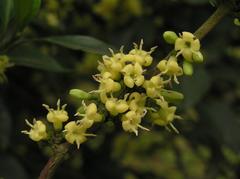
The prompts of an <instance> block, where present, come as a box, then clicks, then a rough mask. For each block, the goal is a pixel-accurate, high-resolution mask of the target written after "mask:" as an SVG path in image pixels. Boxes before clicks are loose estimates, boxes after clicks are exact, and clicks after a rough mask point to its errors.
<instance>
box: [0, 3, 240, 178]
mask: <svg viewBox="0 0 240 179" xmlns="http://www.w3.org/2000/svg"><path fill="white" fill-rule="evenodd" d="M214 10H215V8H214V7H212V6H211V5H210V3H209V2H208V0H156V1H152V0H45V1H43V3H42V8H41V10H40V12H39V14H38V16H37V17H36V18H35V19H34V20H33V21H32V23H31V24H30V25H29V26H28V27H27V28H25V30H24V35H25V36H26V37H29V38H36V37H45V36H50V35H67V34H79V35H88V36H93V37H95V38H98V39H101V40H102V41H104V42H106V43H108V44H111V45H112V46H115V47H116V49H119V48H120V46H121V45H124V46H125V51H127V50H129V49H130V48H131V47H132V43H133V42H137V43H139V41H140V39H144V49H146V50H148V49H150V48H151V47H152V46H156V45H157V46H158V48H157V50H156V52H155V53H153V55H154V57H155V60H156V61H158V60H160V59H161V58H163V57H164V56H165V55H166V54H167V53H168V51H170V50H171V48H172V47H171V46H169V45H167V44H165V43H164V41H163V38H162V33H163V32H164V31H166V30H173V31H175V32H178V33H179V32H182V31H190V32H194V31H195V30H196V29H197V28H198V27H199V26H200V25H201V24H202V23H203V22H204V21H205V20H206V19H207V18H208V16H210V14H211V13H212V12H213V11H214ZM31 46H35V47H36V48H38V49H41V51H42V52H44V53H46V54H50V55H51V56H53V57H55V59H57V60H58V62H59V63H60V64H62V66H64V67H65V68H67V69H70V72H67V73H55V72H51V71H43V70H36V69H31V68H25V67H14V68H10V69H9V70H8V71H7V74H6V75H7V77H8V83H6V84H3V85H1V86H0V120H1V122H0V177H3V178H4V179H16V178H18V179H30V178H36V177H37V176H38V175H39V172H40V170H41V169H42V167H43V166H44V164H45V163H46V162H47V160H48V158H49V155H50V153H49V149H48V148H47V147H46V146H44V145H41V144H39V145H37V144H36V143H35V142H33V141H31V140H30V139H29V138H28V137H27V136H26V135H23V134H21V132H20V131H21V130H25V129H26V128H27V127H26V125H25V122H24V120H25V119H26V118H28V119H30V120H31V119H32V118H33V117H37V118H41V117H44V116H45V115H46V110H45V109H44V108H43V107H42V106H41V104H42V103H46V104H50V105H55V104H56V101H57V99H58V98H61V99H62V101H64V103H68V108H67V109H68V110H69V111H70V113H71V115H72V116H73V114H74V113H75V111H76V109H77V107H78V106H79V104H80V101H77V100H75V99H73V98H71V97H69V95H68V92H69V90H70V89H71V88H80V89H84V90H87V91H90V90H93V89H96V87H97V83H96V82H95V81H94V80H93V79H92V75H93V74H96V73H97V71H96V67H97V64H98V63H97V61H98V60H100V59H101V56H99V55H96V54H91V53H84V52H81V51H73V50H68V49H65V48H61V47H58V46H54V45H50V44H46V43H41V44H40V43H33V44H31ZM202 51H203V53H204V56H205V61H204V64H200V65H197V66H195V67H194V68H195V72H194V75H193V76H188V77H183V78H181V79H180V82H181V84H180V85H178V86H176V87H174V88H175V89H178V90H179V91H181V92H182V93H184V95H185V99H184V101H183V102H182V103H181V104H179V106H178V114H180V115H181V116H182V117H183V118H184V120H181V121H176V122H175V123H174V124H175V126H176V127H177V128H178V129H179V131H180V134H175V133H173V132H171V133H170V132H168V131H166V130H165V129H164V128H161V127H154V126H153V127H151V126H149V127H150V129H151V132H140V135H139V136H138V137H136V136H134V135H132V134H129V133H125V132H123V131H122V130H121V129H119V127H116V126H115V125H114V123H112V122H107V123H105V124H102V125H99V126H96V131H97V134H98V136H97V137H96V138H91V139H90V140H88V141H87V142H86V143H84V144H83V145H82V146H81V148H80V149H79V150H74V151H72V152H71V153H69V154H68V155H66V160H65V161H64V162H63V163H62V164H61V165H60V167H59V168H58V169H57V171H56V174H55V176H54V178H57V179H61V178H71V179H101V178H104V179H113V178H114V179H138V178H139V179H237V178H240V153H239V152H240V102H239V100H240V78H239V76H240V70H239V69H240V28H239V27H237V26H235V25H234V24H233V17H231V16H228V17H227V18H225V19H224V20H223V21H222V22H221V23H220V24H218V26H217V27H216V28H215V29H214V30H213V31H212V32H210V34H208V35H207V36H206V37H205V38H204V39H203V40H202ZM22 53H24V52H22Z"/></svg>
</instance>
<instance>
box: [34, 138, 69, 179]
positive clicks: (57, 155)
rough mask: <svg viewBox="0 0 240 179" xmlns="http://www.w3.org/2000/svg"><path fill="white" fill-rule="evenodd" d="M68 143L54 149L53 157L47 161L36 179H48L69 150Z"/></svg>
mask: <svg viewBox="0 0 240 179" xmlns="http://www.w3.org/2000/svg"><path fill="white" fill-rule="evenodd" d="M69 145H70V144H68V143H63V144H60V145H58V146H56V147H55V150H54V154H53V156H52V157H51V158H50V159H49V160H48V162H47V163H46V165H45V166H44V168H43V169H42V171H41V173H40V176H39V178H38V179H50V178H51V177H52V176H53V174H54V172H55V170H56V168H57V167H58V165H59V164H60V163H61V162H62V160H63V158H64V156H65V154H66V153H67V152H68V150H69Z"/></svg>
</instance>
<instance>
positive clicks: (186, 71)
mask: <svg viewBox="0 0 240 179" xmlns="http://www.w3.org/2000/svg"><path fill="white" fill-rule="evenodd" d="M183 72H184V74H185V75H189V76H191V75H192V74H193V66H192V64H191V63H189V62H187V61H184V62H183Z"/></svg>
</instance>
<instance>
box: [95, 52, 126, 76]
mask: <svg viewBox="0 0 240 179" xmlns="http://www.w3.org/2000/svg"><path fill="white" fill-rule="evenodd" d="M111 53H112V55H113V56H112V57H109V56H106V55H105V56H103V63H102V62H99V65H98V70H99V71H100V72H101V74H103V73H105V72H109V73H110V74H111V78H112V79H114V80H118V79H119V78H120V77H121V74H120V71H121V70H122V68H123V63H122V61H121V59H122V57H123V56H124V54H123V52H121V53H117V54H114V52H113V51H112V50H111Z"/></svg>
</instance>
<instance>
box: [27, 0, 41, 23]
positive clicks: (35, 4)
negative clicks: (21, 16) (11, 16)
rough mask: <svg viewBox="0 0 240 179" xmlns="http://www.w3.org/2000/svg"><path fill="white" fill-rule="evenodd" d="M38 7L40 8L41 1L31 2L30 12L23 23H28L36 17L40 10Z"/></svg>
mask: <svg viewBox="0 0 240 179" xmlns="http://www.w3.org/2000/svg"><path fill="white" fill-rule="evenodd" d="M40 6H41V0H32V10H31V12H30V14H29V15H28V17H27V18H26V20H25V21H26V22H25V23H28V22H29V21H30V20H32V18H33V17H35V16H36V14H37V13H38V11H39V9H40Z"/></svg>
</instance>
